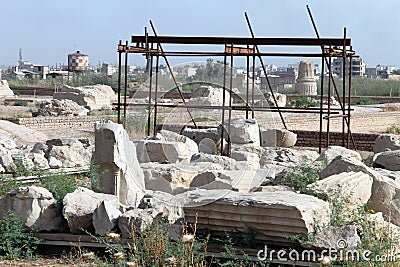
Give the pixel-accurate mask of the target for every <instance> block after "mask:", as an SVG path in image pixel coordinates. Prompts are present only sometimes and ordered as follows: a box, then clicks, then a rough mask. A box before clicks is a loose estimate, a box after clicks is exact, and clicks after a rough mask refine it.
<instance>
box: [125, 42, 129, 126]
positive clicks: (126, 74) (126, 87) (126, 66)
mask: <svg viewBox="0 0 400 267" xmlns="http://www.w3.org/2000/svg"><path fill="white" fill-rule="evenodd" d="M125 47H126V50H125V77H124V78H125V83H124V128H126V108H127V103H126V102H127V101H126V98H127V95H128V49H129V47H128V41H126V44H125Z"/></svg>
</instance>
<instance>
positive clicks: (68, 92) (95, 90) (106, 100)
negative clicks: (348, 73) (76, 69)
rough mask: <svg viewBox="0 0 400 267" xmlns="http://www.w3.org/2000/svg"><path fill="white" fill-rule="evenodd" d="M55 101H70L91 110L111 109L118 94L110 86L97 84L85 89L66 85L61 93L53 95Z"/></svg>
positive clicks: (84, 87)
mask: <svg viewBox="0 0 400 267" xmlns="http://www.w3.org/2000/svg"><path fill="white" fill-rule="evenodd" d="M53 99H58V100H63V99H69V100H72V101H73V102H75V103H77V104H78V105H80V106H83V107H85V108H87V109H89V110H95V109H111V108H112V106H111V104H112V102H114V101H115V99H116V94H115V92H114V90H113V89H112V88H111V86H108V85H100V84H97V85H88V86H83V87H72V86H68V85H64V87H63V88H61V90H60V91H59V92H55V93H54V94H53Z"/></svg>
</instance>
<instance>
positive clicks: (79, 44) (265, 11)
mask: <svg viewBox="0 0 400 267" xmlns="http://www.w3.org/2000/svg"><path fill="white" fill-rule="evenodd" d="M306 4H309V5H310V7H311V10H312V12H313V15H314V18H315V20H316V23H317V26H318V29H319V31H320V34H321V37H342V36H343V27H347V33H348V37H350V38H352V42H353V46H354V49H355V50H356V51H357V53H358V54H359V55H360V56H361V57H363V58H364V59H365V61H366V63H367V64H368V65H370V66H375V65H376V64H385V65H396V66H398V65H400V53H399V52H398V51H399V48H400V15H399V14H398V13H399V12H400V1H398V0H380V1H377V0H374V1H372V0H336V1H327V0H309V1H303V0H242V1H237V0H201V1H190V0H186V1H183V0H182V1H175V0H164V1H146V0H140V1H133V0H114V1H111V0H96V1H91V0H68V1H67V0H59V1H54V0H51V1H50V0H37V1H32V0H12V1H11V0H0V10H1V27H0V33H1V34H0V36H1V37H0V41H1V45H0V48H1V49H0V65H15V64H17V60H18V50H19V48H22V50H23V57H24V59H25V60H28V61H30V62H32V63H35V64H43V65H55V64H56V63H57V64H59V63H63V64H65V63H66V61H67V54H68V53H72V52H75V51H76V50H80V51H81V52H82V53H85V54H88V55H89V57H90V60H91V64H92V65H97V64H98V62H99V61H101V62H103V61H105V62H110V63H115V62H116V58H117V53H116V45H117V43H118V40H120V39H122V40H129V38H130V36H131V35H141V34H143V32H144V26H149V24H148V21H149V19H152V20H153V22H154V24H155V26H156V28H157V31H158V34H159V35H182V36H193V35H198V36H201V35H206V36H215V35H221V36H249V31H248V29H247V25H246V21H245V19H244V12H245V11H247V12H248V14H249V16H250V19H251V22H252V25H253V29H254V32H255V34H256V36H257V37H315V34H314V31H313V28H312V25H311V23H310V19H309V17H308V14H307V10H306ZM134 61H135V62H131V63H132V64H136V65H143V64H144V61H143V60H142V59H141V58H140V59H136V58H135V59H134ZM289 61H292V62H296V61H297V60H296V59H290V60H289ZM269 63H273V62H269Z"/></svg>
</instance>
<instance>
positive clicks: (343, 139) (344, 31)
mask: <svg viewBox="0 0 400 267" xmlns="http://www.w3.org/2000/svg"><path fill="white" fill-rule="evenodd" d="M342 60H343V79H342V82H343V85H342V87H343V88H342V98H343V100H342V102H343V108H342V115H343V117H342V146H343V147H344V146H345V120H346V117H345V115H346V27H344V29H343V56H342ZM350 72H351V69H349V73H350Z"/></svg>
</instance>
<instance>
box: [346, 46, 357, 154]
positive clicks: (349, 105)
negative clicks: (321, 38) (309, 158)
mask: <svg viewBox="0 0 400 267" xmlns="http://www.w3.org/2000/svg"><path fill="white" fill-rule="evenodd" d="M350 50H352V47H351V46H350ZM349 67H350V69H352V67H353V57H351V56H350V66H349ZM352 77H353V74H352V72H350V73H349V92H348V97H347V101H348V103H347V148H350V138H351V137H352V136H351V131H350V129H351V128H350V126H351V91H352V86H353V85H352ZM354 149H356V147H354Z"/></svg>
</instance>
